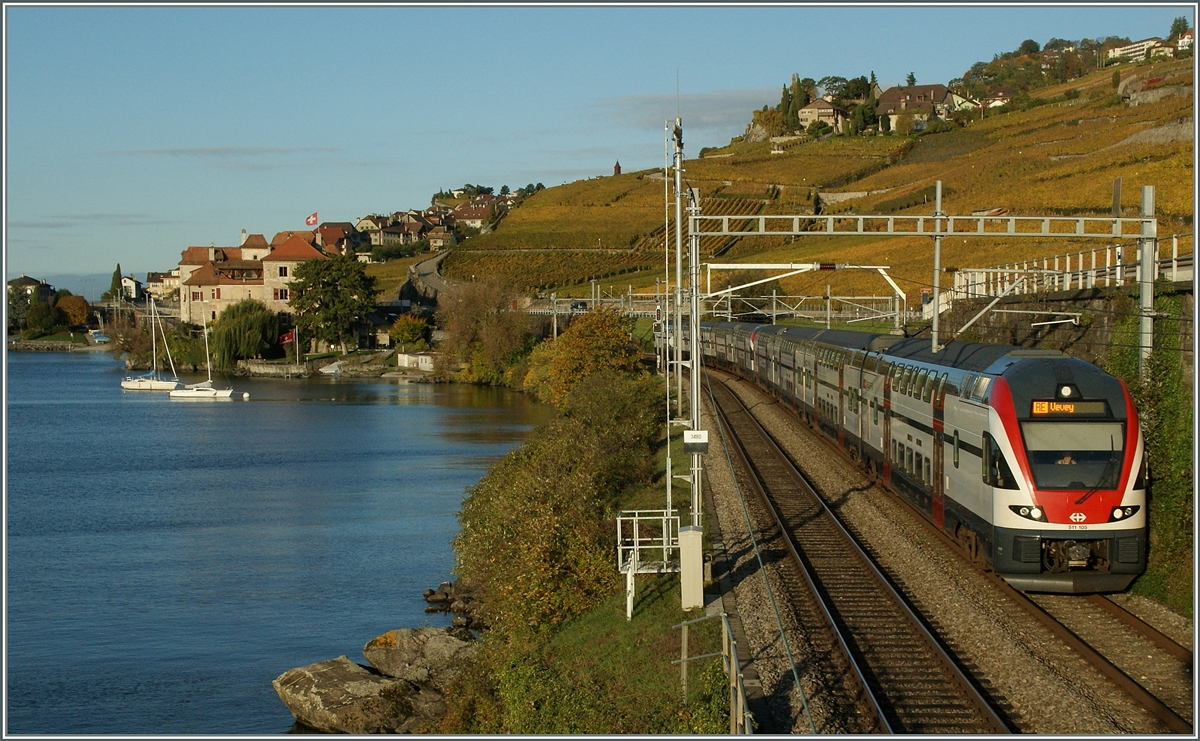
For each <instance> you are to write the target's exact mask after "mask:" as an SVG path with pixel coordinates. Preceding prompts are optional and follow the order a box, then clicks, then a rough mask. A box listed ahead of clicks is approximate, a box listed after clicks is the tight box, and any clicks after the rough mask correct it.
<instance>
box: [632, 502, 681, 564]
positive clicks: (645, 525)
mask: <svg viewBox="0 0 1200 741" xmlns="http://www.w3.org/2000/svg"><path fill="white" fill-rule="evenodd" d="M655 551H657V555H658V558H657V559H655V558H652V557H648V554H647V552H649V555H654V552H655ZM678 551H679V513H678V510H667V509H632V510H622V511H621V512H618V513H617V571H619V572H621V573H625V572H627V571H628V570H630V568H632V569H633V571H634V572H635V573H639V574H661V573H665V572H667V571H677V570H678V561H679V557H678V555H677V554H678ZM672 565H673V566H674V568H672Z"/></svg>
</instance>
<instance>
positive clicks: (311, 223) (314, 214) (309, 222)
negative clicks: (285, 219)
mask: <svg viewBox="0 0 1200 741" xmlns="http://www.w3.org/2000/svg"><path fill="white" fill-rule="evenodd" d="M304 225H305V226H316V225H317V212H316V211H313V212H312V216H309V217H308V218H307V219H305V220H304Z"/></svg>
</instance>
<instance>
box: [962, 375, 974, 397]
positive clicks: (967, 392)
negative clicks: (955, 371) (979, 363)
mask: <svg viewBox="0 0 1200 741" xmlns="http://www.w3.org/2000/svg"><path fill="white" fill-rule="evenodd" d="M974 385H975V374H974V373H970V374H968V375H967V380H965V381H963V385H962V398H964V399H969V398H971V387H972V386H974Z"/></svg>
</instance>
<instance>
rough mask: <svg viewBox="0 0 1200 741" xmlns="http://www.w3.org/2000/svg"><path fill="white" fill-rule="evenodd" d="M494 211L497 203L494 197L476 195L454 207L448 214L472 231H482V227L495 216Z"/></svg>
mask: <svg viewBox="0 0 1200 741" xmlns="http://www.w3.org/2000/svg"><path fill="white" fill-rule="evenodd" d="M496 209H497V202H496V198H495V197H494V196H491V195H478V196H475V197H474V198H472V199H471V200H470V201H468V202H467V203H464V204H462V205H460V206H458V207H456V208H455V209H454V210H453V211H451V212H450V215H451V216H453V217H454V221H455V222H457V223H459V224H465V225H466V226H469V227H471V228H472V229H482V228H483V225H484V224H486V223H488V222H489V221H491V220H492V217H494V216H495V215H496Z"/></svg>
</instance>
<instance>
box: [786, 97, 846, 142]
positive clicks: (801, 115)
mask: <svg viewBox="0 0 1200 741" xmlns="http://www.w3.org/2000/svg"><path fill="white" fill-rule="evenodd" d="M849 117H850V112H849V111H847V110H846V109H845V108H842V107H841V106H839V105H836V104H835V103H833V102H832V101H829V100H825V99H824V98H817V99H816V100H814V101H813V102H811V103H809V104H808V105H806V106H804V107H803V108H801V109H800V110H798V111H796V118H797V119H799V120H800V125H801V126H802V127H804V128H806V129H807V128H808V127H809V126H811V125H812V124H814V123H816V122H817V121H824V122H825V123H827V124H829V125H830V126H831V127H833V130H834V132H835V133H838V134H840V133H842V124H843V122H845V120H846V119H847V118H849Z"/></svg>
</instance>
